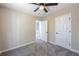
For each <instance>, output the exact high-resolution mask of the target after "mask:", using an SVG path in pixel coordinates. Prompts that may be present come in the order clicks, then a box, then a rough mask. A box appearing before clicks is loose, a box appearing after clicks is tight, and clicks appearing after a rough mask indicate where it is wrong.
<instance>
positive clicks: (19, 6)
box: [0, 3, 73, 17]
mask: <svg viewBox="0 0 79 59" xmlns="http://www.w3.org/2000/svg"><path fill="white" fill-rule="evenodd" d="M0 5H1V6H4V7H8V8H11V9H14V10H17V11H20V12H24V13H28V14H30V15H33V16H37V17H45V16H48V15H51V14H53V13H54V12H56V11H58V10H60V9H62V8H65V7H69V6H71V5H73V3H59V4H58V6H47V9H48V13H45V12H44V11H42V10H38V11H36V12H34V10H35V9H36V8H37V7H38V6H37V5H33V4H30V3H1V4H0Z"/></svg>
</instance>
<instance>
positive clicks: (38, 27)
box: [35, 20, 41, 40]
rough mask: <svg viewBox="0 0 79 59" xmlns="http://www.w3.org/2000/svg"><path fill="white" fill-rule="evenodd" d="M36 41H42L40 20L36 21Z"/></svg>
mask: <svg viewBox="0 0 79 59" xmlns="http://www.w3.org/2000/svg"><path fill="white" fill-rule="evenodd" d="M35 25H36V40H40V39H41V34H40V33H41V21H40V20H36V24H35Z"/></svg>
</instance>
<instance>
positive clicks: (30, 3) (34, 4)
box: [30, 3, 39, 5]
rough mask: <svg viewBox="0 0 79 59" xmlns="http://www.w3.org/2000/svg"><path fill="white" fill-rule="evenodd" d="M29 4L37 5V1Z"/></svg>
mask: <svg viewBox="0 0 79 59" xmlns="http://www.w3.org/2000/svg"><path fill="white" fill-rule="evenodd" d="M30 4H34V5H39V3H30Z"/></svg>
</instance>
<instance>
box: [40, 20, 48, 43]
mask: <svg viewBox="0 0 79 59" xmlns="http://www.w3.org/2000/svg"><path fill="white" fill-rule="evenodd" d="M47 24H48V21H47V20H43V21H41V39H42V40H43V41H45V42H47V34H48V32H47Z"/></svg>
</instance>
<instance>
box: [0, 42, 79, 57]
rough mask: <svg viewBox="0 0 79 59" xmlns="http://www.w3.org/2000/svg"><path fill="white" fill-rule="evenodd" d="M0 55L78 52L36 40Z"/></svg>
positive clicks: (75, 54) (51, 54) (73, 54)
mask: <svg viewBox="0 0 79 59" xmlns="http://www.w3.org/2000/svg"><path fill="white" fill-rule="evenodd" d="M0 56H79V54H77V53H75V52H72V51H69V50H67V49H65V48H62V47H60V46H56V45H53V44H50V43H45V42H43V41H36V42H35V43H33V44H30V45H28V46H24V47H21V48H17V49H14V50H12V51H8V52H4V53H2V54H0Z"/></svg>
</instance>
